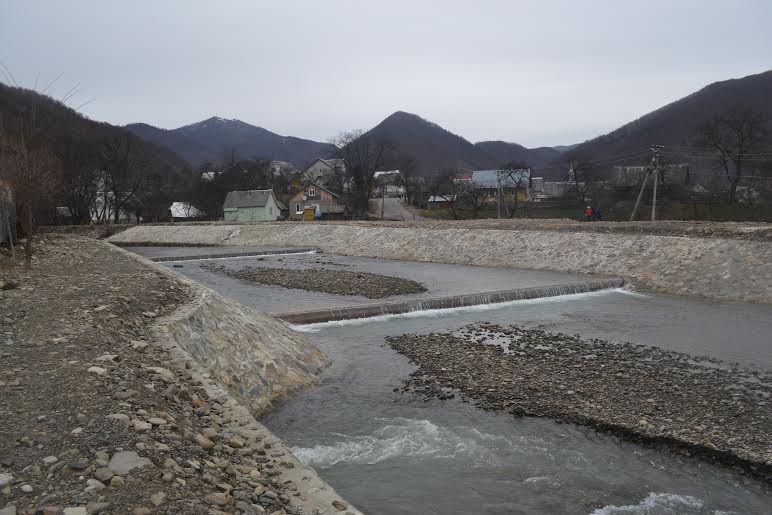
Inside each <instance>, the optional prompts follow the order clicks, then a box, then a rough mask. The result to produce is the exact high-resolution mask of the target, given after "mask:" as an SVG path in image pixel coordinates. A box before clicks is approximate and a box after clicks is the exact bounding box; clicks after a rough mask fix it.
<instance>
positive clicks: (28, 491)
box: [21, 485, 32, 494]
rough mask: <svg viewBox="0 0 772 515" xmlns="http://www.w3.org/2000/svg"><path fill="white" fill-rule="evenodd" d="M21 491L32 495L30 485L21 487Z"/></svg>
mask: <svg viewBox="0 0 772 515" xmlns="http://www.w3.org/2000/svg"><path fill="white" fill-rule="evenodd" d="M21 491H22V492H24V493H25V494H29V493H32V486H31V485H21Z"/></svg>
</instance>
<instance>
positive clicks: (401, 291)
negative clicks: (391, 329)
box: [201, 263, 427, 299]
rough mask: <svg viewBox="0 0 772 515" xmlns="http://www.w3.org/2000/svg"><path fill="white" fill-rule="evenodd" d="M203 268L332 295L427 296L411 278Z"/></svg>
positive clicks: (308, 270) (346, 272) (340, 272)
mask: <svg viewBox="0 0 772 515" xmlns="http://www.w3.org/2000/svg"><path fill="white" fill-rule="evenodd" d="M201 267H202V268H204V269H205V270H209V271H210V272H214V273H218V274H223V275H226V276H228V277H231V278H234V279H239V280H241V281H247V282H255V283H260V284H267V285H272V286H281V287H283V288H294V289H298V290H306V291H318V292H323V293H332V294H335V295H362V296H365V297H367V298H370V299H381V298H384V297H391V296H394V295H408V294H413V293H424V292H426V291H427V289H426V287H425V286H424V285H423V284H421V283H419V282H416V281H412V280H410V279H403V278H401V277H390V276H386V275H379V274H371V273H368V272H354V271H349V270H327V269H323V268H303V269H289V268H269V267H244V268H242V269H240V270H230V269H227V268H225V267H223V266H220V265H215V264H213V263H205V264H203V265H201Z"/></svg>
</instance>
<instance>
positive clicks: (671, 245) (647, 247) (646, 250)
mask: <svg viewBox="0 0 772 515" xmlns="http://www.w3.org/2000/svg"><path fill="white" fill-rule="evenodd" d="M110 241H111V242H115V243H118V244H125V245H127V244H131V243H135V242H156V243H166V244H188V245H189V244H200V245H293V246H308V247H318V248H320V249H321V250H322V251H323V252H326V253H330V254H341V255H350V256H366V257H377V258H387V259H402V260H412V261H429V262H440V263H457V264H468V265H483V266H500V267H511V268H523V269H534V270H556V271H566V272H579V273H598V274H605V275H614V276H620V277H624V278H625V279H626V280H627V281H628V282H629V283H631V284H633V285H634V286H635V287H636V288H638V289H641V290H648V291H654V292H660V293H668V294H674V295H687V296H696V297H705V298H710V299H719V300H737V301H746V302H763V303H772V243H771V242H769V241H752V240H746V239H733V238H703V237H684V236H665V235H659V234H630V233H614V232H570V231H550V230H500V229H482V228H449V229H442V228H438V227H437V226H436V225H433V226H430V227H426V228H423V227H420V226H412V227H399V226H394V227H389V226H385V225H372V226H368V225H364V224H351V225H347V224H325V223H262V224H253V225H222V224H213V225H175V226H168V225H167V226H163V225H159V226H149V225H146V226H137V227H134V228H132V229H129V230H127V231H124V232H122V233H120V234H117V235H115V236H113V237H112V238H110Z"/></svg>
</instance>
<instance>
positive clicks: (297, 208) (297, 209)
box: [295, 204, 300, 213]
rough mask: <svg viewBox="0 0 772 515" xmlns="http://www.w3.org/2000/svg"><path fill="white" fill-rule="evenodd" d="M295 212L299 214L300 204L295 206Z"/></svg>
mask: <svg viewBox="0 0 772 515" xmlns="http://www.w3.org/2000/svg"><path fill="white" fill-rule="evenodd" d="M295 212H296V213H300V204H295Z"/></svg>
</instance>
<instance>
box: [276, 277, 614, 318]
mask: <svg viewBox="0 0 772 515" xmlns="http://www.w3.org/2000/svg"><path fill="white" fill-rule="evenodd" d="M624 284H625V281H624V279H621V278H611V279H601V280H597V281H585V282H581V283H573V284H556V285H551V286H539V287H534V288H519V289H516V290H506V291H494V292H487V293H473V294H469V295H454V296H450V297H437V298H433V299H421V300H411V301H404V302H387V303H383V304H363V305H359V306H348V307H344V308H337V309H320V310H315V311H297V312H292V313H282V314H279V315H276V316H277V317H278V318H281V319H282V320H284V321H285V322H288V323H290V324H313V323H319V322H329V321H333V320H346V319H352V318H367V317H374V316H381V315H397V314H401V313H409V312H411V311H423V310H429V309H447V308H460V307H465V306H477V305H480V304H495V303H499V302H509V301H514V300H527V299H537V298H543V297H555V296H558V295H574V294H577V293H588V292H593V291H598V290H605V289H609V288H621V287H622V286H624Z"/></svg>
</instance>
